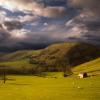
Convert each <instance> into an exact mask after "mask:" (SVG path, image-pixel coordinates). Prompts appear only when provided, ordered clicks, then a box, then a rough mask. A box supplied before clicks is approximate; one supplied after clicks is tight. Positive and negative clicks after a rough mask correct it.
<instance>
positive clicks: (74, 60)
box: [0, 42, 100, 73]
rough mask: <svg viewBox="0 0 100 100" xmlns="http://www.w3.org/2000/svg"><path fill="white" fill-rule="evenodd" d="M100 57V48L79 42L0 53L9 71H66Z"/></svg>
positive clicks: (0, 63) (0, 61) (3, 64)
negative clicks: (40, 48)
mask: <svg viewBox="0 0 100 100" xmlns="http://www.w3.org/2000/svg"><path fill="white" fill-rule="evenodd" d="M98 57H100V48H99V47H96V46H93V45H90V44H86V43H79V42H66V43H58V44H54V45H51V46H49V47H47V48H45V49H42V50H23V51H17V52H14V53H9V54H3V55H0V66H1V67H2V66H6V67H7V69H9V72H14V73H30V72H31V73H32V72H33V73H34V72H41V71H64V70H70V68H72V67H75V66H77V65H80V64H83V63H86V62H89V61H92V60H94V59H97V58H98Z"/></svg>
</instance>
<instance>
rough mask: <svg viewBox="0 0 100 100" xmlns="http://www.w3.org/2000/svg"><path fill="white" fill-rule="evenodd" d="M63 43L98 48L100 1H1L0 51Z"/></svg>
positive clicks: (36, 47) (99, 40)
mask: <svg viewBox="0 0 100 100" xmlns="http://www.w3.org/2000/svg"><path fill="white" fill-rule="evenodd" d="M63 41H82V42H88V43H92V44H95V45H100V0H0V51H7V50H19V49H39V48H43V47H45V46H47V45H49V44H52V43H56V42H63Z"/></svg>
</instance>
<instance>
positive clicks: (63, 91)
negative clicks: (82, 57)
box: [0, 76, 100, 100]
mask: <svg viewBox="0 0 100 100" xmlns="http://www.w3.org/2000/svg"><path fill="white" fill-rule="evenodd" d="M0 100H100V76H92V77H88V78H85V79H79V78H78V77H77V76H70V77H67V78H63V77H61V76H59V77H57V78H55V77H37V76H8V80H7V81H6V84H3V81H2V80H0Z"/></svg>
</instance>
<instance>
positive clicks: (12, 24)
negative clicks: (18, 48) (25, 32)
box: [3, 21, 23, 30]
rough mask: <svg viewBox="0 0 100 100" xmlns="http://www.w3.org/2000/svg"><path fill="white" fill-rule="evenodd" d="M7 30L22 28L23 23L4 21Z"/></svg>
mask: <svg viewBox="0 0 100 100" xmlns="http://www.w3.org/2000/svg"><path fill="white" fill-rule="evenodd" d="M3 25H4V27H5V28H6V29H7V30H14V29H22V26H23V25H22V23H21V22H20V21H5V22H4V23H3Z"/></svg>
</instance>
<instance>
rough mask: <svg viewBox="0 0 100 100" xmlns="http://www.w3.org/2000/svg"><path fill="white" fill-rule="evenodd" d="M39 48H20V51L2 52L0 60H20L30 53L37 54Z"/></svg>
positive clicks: (27, 56) (30, 54)
mask: <svg viewBox="0 0 100 100" xmlns="http://www.w3.org/2000/svg"><path fill="white" fill-rule="evenodd" d="M40 52H41V50H22V51H16V52H13V53H8V54H2V55H0V60H1V61H2V60H3V61H16V60H22V59H27V58H29V57H30V56H32V55H36V54H39V53H40Z"/></svg>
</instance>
